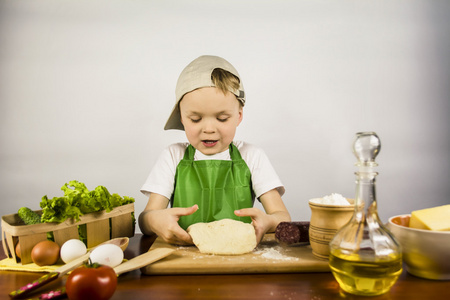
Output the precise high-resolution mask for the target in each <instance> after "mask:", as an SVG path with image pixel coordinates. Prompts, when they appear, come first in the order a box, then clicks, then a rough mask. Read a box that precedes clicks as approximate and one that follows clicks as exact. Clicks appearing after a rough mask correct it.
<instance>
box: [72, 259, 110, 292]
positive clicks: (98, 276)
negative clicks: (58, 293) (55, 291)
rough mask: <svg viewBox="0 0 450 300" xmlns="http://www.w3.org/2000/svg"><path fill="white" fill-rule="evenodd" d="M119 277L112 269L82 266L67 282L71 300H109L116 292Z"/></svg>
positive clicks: (73, 272)
mask: <svg viewBox="0 0 450 300" xmlns="http://www.w3.org/2000/svg"><path fill="white" fill-rule="evenodd" d="M116 286H117V275H116V273H115V272H114V270H113V269H112V268H111V267H108V266H102V265H98V264H93V265H85V266H81V267H79V268H77V269H75V270H73V271H72V273H70V275H69V277H68V278H67V281H66V292H67V296H68V297H69V299H71V300H91V299H92V300H94V299H95V300H107V299H109V298H111V297H112V295H113V294H114V292H115V291H116Z"/></svg>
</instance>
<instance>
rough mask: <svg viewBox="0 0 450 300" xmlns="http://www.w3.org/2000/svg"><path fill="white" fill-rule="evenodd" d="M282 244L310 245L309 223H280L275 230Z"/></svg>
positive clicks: (276, 236)
mask: <svg viewBox="0 0 450 300" xmlns="http://www.w3.org/2000/svg"><path fill="white" fill-rule="evenodd" d="M275 239H276V240H277V242H278V243H280V244H286V245H292V244H297V243H309V222H280V223H279V224H278V226H277V228H276V229H275Z"/></svg>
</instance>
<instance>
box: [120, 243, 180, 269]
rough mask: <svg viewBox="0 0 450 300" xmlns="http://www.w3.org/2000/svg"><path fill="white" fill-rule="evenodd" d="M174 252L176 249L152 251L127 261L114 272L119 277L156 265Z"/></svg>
mask: <svg viewBox="0 0 450 300" xmlns="http://www.w3.org/2000/svg"><path fill="white" fill-rule="evenodd" d="M174 251H175V250H174V249H170V248H158V249H155V250H150V251H149V252H147V253H144V254H141V255H139V256H136V257H134V258H132V259H130V260H129V261H126V262H124V263H122V264H120V265H118V266H117V267H115V268H114V271H115V272H116V274H117V275H120V274H122V273H126V272H129V271H133V270H136V269H139V268H142V267H145V266H148V265H149V264H151V263H154V262H155V261H158V260H160V259H162V258H164V257H166V256H168V255H170V254H171V253H173V252H174Z"/></svg>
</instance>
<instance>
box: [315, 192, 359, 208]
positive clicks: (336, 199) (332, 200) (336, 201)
mask: <svg viewBox="0 0 450 300" xmlns="http://www.w3.org/2000/svg"><path fill="white" fill-rule="evenodd" d="M309 202H312V203H316V204H328V205H351V204H350V202H348V200H347V199H345V197H344V196H342V195H341V194H337V193H333V194H331V195H328V196H325V197H323V198H314V199H311V200H309Z"/></svg>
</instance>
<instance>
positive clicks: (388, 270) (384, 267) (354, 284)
mask: <svg viewBox="0 0 450 300" xmlns="http://www.w3.org/2000/svg"><path fill="white" fill-rule="evenodd" d="M330 268H331V272H332V273H333V275H334V277H335V278H336V280H337V281H338V283H339V285H340V287H341V288H342V289H343V290H344V291H346V292H348V293H351V294H355V295H364V296H375V295H381V294H384V293H386V292H388V291H389V290H390V288H391V287H392V286H393V285H394V283H395V282H396V281H397V278H398V276H400V274H401V273H402V257H401V255H398V256H391V257H389V258H387V259H383V260H375V261H367V260H364V259H361V258H360V257H359V255H357V254H352V255H345V254H342V252H341V251H340V250H335V251H333V252H332V253H331V254H330Z"/></svg>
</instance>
